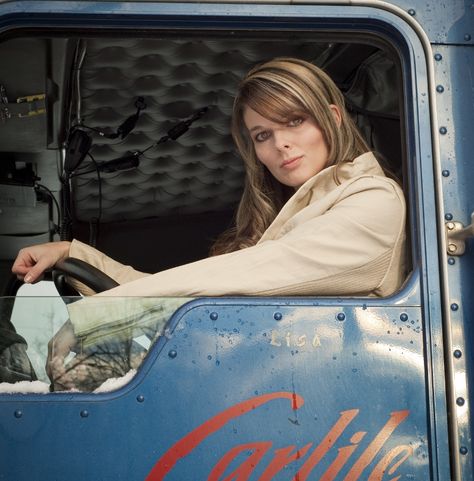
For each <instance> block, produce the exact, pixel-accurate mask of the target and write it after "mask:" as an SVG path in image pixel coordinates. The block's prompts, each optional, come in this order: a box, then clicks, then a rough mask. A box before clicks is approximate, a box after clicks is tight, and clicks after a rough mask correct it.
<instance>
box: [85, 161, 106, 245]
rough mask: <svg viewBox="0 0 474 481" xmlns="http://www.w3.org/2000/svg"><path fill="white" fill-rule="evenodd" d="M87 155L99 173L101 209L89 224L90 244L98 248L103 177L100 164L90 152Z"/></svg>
mask: <svg viewBox="0 0 474 481" xmlns="http://www.w3.org/2000/svg"><path fill="white" fill-rule="evenodd" d="M87 155H88V156H89V158H90V159H91V161H92V163H93V164H94V167H95V170H96V172H97V181H98V191H99V192H98V194H99V208H98V214H97V217H92V218H91V220H90V222H89V228H90V231H89V244H90V245H91V246H92V247H96V245H97V238H98V237H99V228H100V221H101V220H102V177H101V176H100V169H99V164H98V163H97V162H96V160H95V159H94V157H93V156H92V154H91V153H90V152H87Z"/></svg>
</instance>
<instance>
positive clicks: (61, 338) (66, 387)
mask: <svg viewBox="0 0 474 481" xmlns="http://www.w3.org/2000/svg"><path fill="white" fill-rule="evenodd" d="M40 284H42V285H40ZM40 284H38V285H36V286H33V287H32V286H25V288H22V289H21V290H20V291H19V295H18V296H17V297H16V298H15V299H12V298H3V299H1V300H0V302H1V303H2V304H3V306H2V309H1V311H2V312H3V313H7V312H8V311H9V308H11V307H12V306H11V304H12V303H13V308H12V309H10V310H11V312H12V314H11V318H10V319H2V326H3V327H2V333H3V334H4V335H3V339H5V341H4V342H3V343H2V346H1V352H0V367H1V369H0V382H1V384H0V392H49V391H50V390H51V391H71V390H72V391H80V392H94V391H95V392H101V391H109V390H114V389H116V388H118V387H119V386H121V385H123V384H124V383H126V382H128V381H129V380H130V379H131V378H132V377H133V376H134V374H135V373H136V370H137V369H138V367H139V366H140V364H141V363H142V361H143V359H144V358H145V357H146V355H147V353H148V352H149V350H150V347H151V346H152V344H153V343H154V342H155V341H156V340H157V339H158V337H159V336H160V335H165V334H166V325H167V322H168V320H169V318H170V317H171V315H172V314H173V312H174V311H175V310H176V309H177V308H178V307H180V306H181V305H182V304H183V303H184V302H186V301H187V299H182V298H179V299H175V298H168V299H155V298H104V297H102V298H98V297H90V298H87V299H77V298H68V299H64V298H61V297H59V296H58V295H56V296H51V294H52V293H53V292H54V291H53V289H54V286H51V285H50V284H52V283H49V284H48V283H44V284H43V283H40ZM30 288H31V289H30ZM31 292H34V293H35V295H37V296H35V297H31ZM41 293H42V294H46V295H43V296H40V294H41ZM22 381H23V382H22ZM24 381H26V383H25V382H24Z"/></svg>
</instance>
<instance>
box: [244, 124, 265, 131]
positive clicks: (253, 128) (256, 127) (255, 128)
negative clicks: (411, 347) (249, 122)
mask: <svg viewBox="0 0 474 481" xmlns="http://www.w3.org/2000/svg"><path fill="white" fill-rule="evenodd" d="M260 129H265V127H262V126H261V125H255V126H253V127H252V128H251V129H248V131H249V132H253V131H254V130H260Z"/></svg>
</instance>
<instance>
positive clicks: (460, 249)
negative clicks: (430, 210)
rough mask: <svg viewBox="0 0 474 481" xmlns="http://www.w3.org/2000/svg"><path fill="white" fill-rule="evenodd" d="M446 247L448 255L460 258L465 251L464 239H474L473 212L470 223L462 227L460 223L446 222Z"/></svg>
mask: <svg viewBox="0 0 474 481" xmlns="http://www.w3.org/2000/svg"><path fill="white" fill-rule="evenodd" d="M445 226H446V245H447V246H448V247H447V250H448V255H450V256H462V255H463V254H464V251H465V250H466V239H469V238H470V237H474V212H473V213H472V214H471V223H470V224H469V225H468V226H466V227H464V225H463V224H462V223H461V222H456V221H450V222H446V224H445Z"/></svg>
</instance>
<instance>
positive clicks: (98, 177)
mask: <svg viewBox="0 0 474 481" xmlns="http://www.w3.org/2000/svg"><path fill="white" fill-rule="evenodd" d="M87 155H88V156H89V158H90V159H91V161H92V163H93V164H94V167H95V169H96V172H97V181H98V183H99V189H98V190H99V208H98V215H97V221H98V222H99V223H100V221H101V219H102V177H101V176H100V169H99V164H98V163H97V161H96V160H95V159H94V157H93V156H92V154H91V153H90V152H87Z"/></svg>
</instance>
